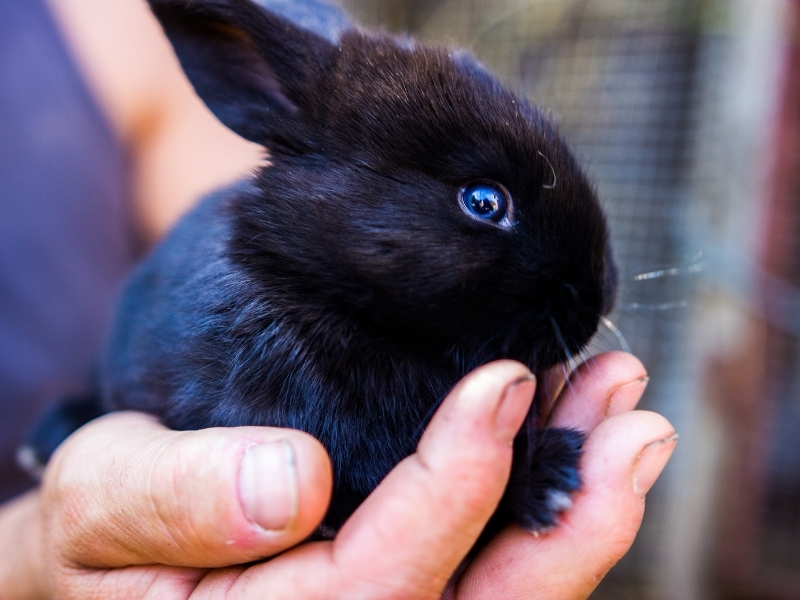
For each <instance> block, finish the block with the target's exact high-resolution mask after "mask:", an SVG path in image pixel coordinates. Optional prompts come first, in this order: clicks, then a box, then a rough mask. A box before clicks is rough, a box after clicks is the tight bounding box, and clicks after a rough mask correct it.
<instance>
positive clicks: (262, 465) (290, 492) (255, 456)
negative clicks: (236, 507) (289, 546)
mask: <svg viewBox="0 0 800 600" xmlns="http://www.w3.org/2000/svg"><path fill="white" fill-rule="evenodd" d="M296 469H297V467H296V463H295V455H294V449H293V448H292V445H291V444H290V443H289V442H288V441H286V440H279V441H277V442H269V443H266V444H259V445H256V446H252V447H250V448H248V449H247V451H246V452H245V454H244V458H243V459H242V463H241V466H240V467H239V499H240V501H241V503H242V508H243V509H244V513H245V515H246V516H247V518H248V519H250V521H252V522H253V523H255V524H257V525H259V526H260V527H263V528H264V529H266V530H270V531H280V530H283V529H286V528H287V527H288V526H289V525H290V524H291V522H292V519H293V518H294V517H295V515H296V514H297V472H296Z"/></svg>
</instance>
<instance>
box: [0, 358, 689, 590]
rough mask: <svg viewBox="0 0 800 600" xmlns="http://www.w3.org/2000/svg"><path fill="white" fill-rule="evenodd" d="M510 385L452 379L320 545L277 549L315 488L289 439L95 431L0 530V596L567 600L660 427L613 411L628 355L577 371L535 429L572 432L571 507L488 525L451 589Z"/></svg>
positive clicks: (519, 373)
mask: <svg viewBox="0 0 800 600" xmlns="http://www.w3.org/2000/svg"><path fill="white" fill-rule="evenodd" d="M528 375H529V374H528V372H527V370H526V369H525V367H523V366H522V365H519V364H518V363H513V362H509V361H501V362H497V363H493V364H490V365H487V366H485V367H482V368H481V369H478V370H477V371H475V372H473V373H472V374H470V375H469V376H468V377H466V378H465V379H464V380H463V381H462V382H461V383H459V385H458V386H457V387H456V388H455V389H454V390H453V392H451V394H450V395H449V396H448V398H447V399H446V400H445V402H444V403H443V404H442V406H441V408H440V409H439V411H438V412H437V414H436V415H435V416H434V418H433V420H432V421H431V424H430V425H429V427H428V429H427V430H426V432H425V434H424V435H423V438H422V440H421V441H420V444H419V447H418V450H417V452H416V453H415V454H413V455H412V456H410V457H408V458H407V459H406V460H404V461H403V462H401V463H400V464H399V465H398V466H397V467H396V468H395V469H394V470H393V471H392V472H391V473H390V474H389V475H388V476H387V477H386V479H385V480H384V481H383V482H382V483H381V485H380V486H379V487H378V488H377V489H376V490H375V491H374V492H373V494H372V495H371V496H370V497H369V498H368V499H367V500H366V502H365V503H364V504H363V505H362V506H361V507H360V508H359V509H358V510H357V511H356V513H355V514H354V515H353V516H352V518H351V519H350V520H349V521H348V522H347V523H346V524H345V526H344V527H343V529H342V530H341V531H340V532H339V535H338V536H337V537H336V539H335V540H333V541H332V542H315V543H305V544H300V545H297V544H298V543H299V542H300V541H302V540H303V539H304V538H305V537H306V536H307V535H308V534H309V533H310V532H311V531H312V530H313V529H314V528H315V526H316V525H317V523H318V522H319V520H320V519H321V518H322V516H323V514H324V512H325V509H326V507H327V503H328V499H329V496H330V489H331V472H330V463H329V461H328V458H327V455H326V454H325V452H324V450H323V448H322V447H321V446H320V445H319V443H318V442H316V441H315V440H313V439H312V438H310V437H309V436H307V435H305V434H303V433H300V432H296V431H288V430H280V429H272V428H256V427H243V428H232V429H209V430H204V431H197V432H174V431H169V430H167V429H165V428H163V427H162V426H160V425H158V424H157V423H156V422H155V421H154V420H153V419H151V418H149V417H146V416H143V415H139V414H133V413H121V414H115V415H109V416H107V417H104V418H102V419H99V420H97V421H95V422H94V423H92V424H90V425H88V426H87V427H85V428H83V429H81V430H80V431H79V432H77V433H76V434H75V435H73V436H72V437H71V438H70V439H69V440H68V441H67V442H66V443H65V444H64V445H63V446H62V448H61V449H59V451H58V452H57V453H56V455H55V457H54V459H53V461H51V464H50V465H49V466H48V469H47V472H46V476H45V479H44V481H43V484H42V487H41V489H40V490H39V491H38V492H36V493H34V494H31V495H29V496H27V497H25V498H23V499H21V500H18V501H17V502H15V503H13V504H12V505H10V506H8V507H6V508H5V509H4V510H3V512H2V515H0V545H2V546H5V547H7V548H10V547H11V546H10V545H9V544H11V542H10V541H9V540H18V543H17V544H16V545H15V546H14V550H15V552H14V553H13V556H9V555H8V554H6V556H7V557H8V558H6V559H0V584H2V587H3V589H4V594H5V595H2V597H3V598H6V597H8V598H10V599H13V598H50V597H58V598H82V599H86V598H89V599H90V598H103V599H107V598H131V599H133V598H137V599H138V598H158V599H160V600H161V599H163V600H172V599H186V598H190V597H191V598H209V599H212V598H242V599H249V598H264V597H269V598H277V599H280V598H287V599H288V598H291V599H301V600H303V599H317V598H319V599H322V598H331V599H334V598H346V599H348V600H351V599H358V598H369V599H388V598H398V599H401V598H402V599H405V600H415V599H418V598H419V599H422V598H431V599H437V598H440V597H442V595H444V596H445V597H446V598H485V599H504V598H559V599H577V598H586V597H587V596H588V595H589V593H590V592H591V590H592V589H594V587H595V586H596V584H597V583H598V582H599V580H600V579H601V578H602V577H603V575H604V574H605V573H606V572H607V570H608V569H609V568H610V567H611V566H612V565H613V564H614V563H615V562H616V561H617V560H618V559H619V558H620V557H621V556H622V555H623V554H624V553H625V552H626V551H627V549H628V548H629V546H630V544H631V543H632V541H633V538H634V536H635V534H636V531H637V530H638V527H639V524H640V522H641V518H642V515H643V510H644V495H645V493H646V492H647V490H648V489H649V488H650V486H651V485H652V483H653V482H654V481H655V479H656V478H657V476H658V474H659V473H660V472H661V469H662V468H663V466H664V465H665V464H666V461H667V460H668V458H669V456H670V454H671V452H672V450H673V448H674V444H675V436H674V431H673V429H672V427H671V426H670V425H669V423H668V422H667V421H666V420H664V419H663V418H662V417H660V416H658V415H655V414H652V413H646V412H629V411H630V410H631V409H632V408H633V407H634V405H635V404H636V402H637V401H638V399H639V397H640V396H641V393H642V392H643V390H644V387H645V385H646V375H645V372H644V369H643V367H642V366H641V364H640V363H639V362H638V361H637V360H636V359H635V358H633V357H631V356H630V355H626V354H623V353H609V354H606V355H602V356H600V357H597V358H596V359H594V360H593V361H592V362H591V363H589V364H587V365H584V366H583V367H582V368H580V369H579V370H578V371H577V372H576V373H575V374H574V375H573V376H572V378H571V379H570V381H569V382H567V384H566V385H564V386H563V391H562V392H561V393H560V395H559V396H558V402H557V407H556V410H555V411H554V412H553V414H552V416H551V417H550V422H551V424H553V425H558V426H572V427H578V428H582V429H584V430H586V431H591V433H590V435H589V438H588V440H587V443H586V446H585V455H584V458H583V463H582V473H583V477H584V484H583V488H582V490H581V491H580V492H579V493H578V494H577V495H576V496H575V498H574V506H573V507H572V509H571V510H570V511H568V512H567V513H565V514H564V515H563V518H562V520H561V523H560V524H559V526H558V527H557V528H555V529H554V530H552V531H550V532H548V533H545V534H542V535H539V536H538V537H535V536H533V535H531V534H529V533H527V532H524V531H522V530H520V529H518V528H516V527H513V526H511V527H508V528H507V529H506V530H504V531H503V532H502V533H501V534H500V535H499V536H498V537H497V538H495V539H494V540H493V541H492V542H491V543H490V544H489V545H488V546H487V547H486V548H485V549H483V550H482V551H481V552H480V553H479V554H478V555H477V556H475V557H474V558H473V559H472V561H471V562H470V563H469V564H468V565H467V566H466V567H465V568H463V569H459V573H460V575H459V576H458V577H457V578H456V577H453V576H452V574H453V573H454V572H455V571H456V569H457V567H458V566H459V564H460V563H461V562H462V561H463V559H464V557H465V556H466V555H467V553H468V551H469V550H470V548H471V546H472V544H473V543H474V541H475V539H476V538H477V537H478V535H479V534H480V532H481V530H482V528H483V526H484V524H485V523H486V521H487V520H488V518H489V517H490V515H491V514H492V512H493V511H494V509H495V507H496V505H497V503H498V501H499V499H500V497H501V496H502V493H503V489H504V487H505V483H506V479H507V477H508V472H509V467H510V463H511V440H512V438H513V436H514V433H515V432H516V430H517V429H518V428H519V426H520V425H521V423H522V422H523V420H524V418H525V415H526V413H527V411H528V409H529V406H530V403H531V397H532V395H533V392H534V387H535V382H533V381H532V380H531V379H530V378H529V377H528ZM267 557H273V558H272V559H271V560H268V561H266V562H256V561H258V560H260V559H264V558H267ZM254 562H255V564H252V563H254ZM245 563H250V564H248V565H246V566H232V565H242V564H245Z"/></svg>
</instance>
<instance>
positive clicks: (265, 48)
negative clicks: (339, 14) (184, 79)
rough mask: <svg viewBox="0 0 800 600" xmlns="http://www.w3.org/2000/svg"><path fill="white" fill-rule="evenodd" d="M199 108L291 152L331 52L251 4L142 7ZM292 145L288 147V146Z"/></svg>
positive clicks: (161, 2) (221, 1) (182, 2)
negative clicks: (192, 90) (171, 52)
mask: <svg viewBox="0 0 800 600" xmlns="http://www.w3.org/2000/svg"><path fill="white" fill-rule="evenodd" d="M149 3H150V7H151V9H152V10H153V13H154V14H155V15H156V17H157V18H158V20H159V21H160V22H161V26H162V27H163V29H164V32H165V33H166V34H167V37H168V38H169V40H170V42H171V43H172V46H173V48H174V49H175V53H176V54H177V56H178V59H179V60H180V62H181V66H182V67H183V70H184V71H185V72H186V74H187V76H188V77H189V80H190V81H191V82H192V85H193V86H194V88H195V91H196V92H197V94H198V95H199V96H200V98H202V99H203V101H204V102H205V103H206V105H207V106H208V107H209V108H210V109H211V111H212V112H213V113H214V114H215V115H216V116H217V118H218V119H219V120H220V121H222V122H223V123H224V124H225V125H226V126H228V127H229V128H230V129H232V130H233V131H235V132H236V133H238V134H239V135H241V136H242V137H244V138H246V139H248V140H251V141H253V142H257V143H259V144H262V145H265V146H268V145H271V144H272V143H275V142H276V140H277V141H278V142H279V143H283V144H288V145H290V146H291V145H295V143H302V142H300V139H301V138H300V137H297V136H298V135H302V134H301V133H300V132H299V131H296V129H297V127H298V125H299V123H298V122H297V121H298V117H299V113H300V112H301V111H302V110H303V108H304V105H305V103H306V100H307V98H309V96H310V95H312V94H313V91H312V90H313V86H314V82H315V81H316V80H317V78H318V76H319V75H320V74H321V73H323V72H324V68H325V64H326V63H327V62H328V60H330V57H331V54H332V50H333V48H334V46H333V45H332V44H331V43H330V42H329V41H328V40H326V39H324V38H323V37H321V36H319V35H316V34H315V33H313V32H311V31H309V30H307V29H302V28H299V27H297V26H296V25H294V24H292V23H291V22H290V21H288V20H285V19H283V18H282V17H280V16H278V15H276V14H275V13H272V12H269V11H268V10H265V9H264V8H262V7H261V6H259V5H258V4H257V3H255V2H253V1H251V0H149ZM295 137H297V141H296V142H293V140H292V138H295Z"/></svg>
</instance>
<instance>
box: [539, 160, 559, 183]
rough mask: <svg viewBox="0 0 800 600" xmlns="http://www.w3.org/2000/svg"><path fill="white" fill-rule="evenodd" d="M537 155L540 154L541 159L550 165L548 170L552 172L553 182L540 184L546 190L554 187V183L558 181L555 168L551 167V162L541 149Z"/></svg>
mask: <svg viewBox="0 0 800 600" xmlns="http://www.w3.org/2000/svg"><path fill="white" fill-rule="evenodd" d="M539 156H541V157H542V158H543V159H545V160H546V161H547V165H548V166H549V167H550V171H552V172H553V183H551V184H550V185H542V187H543V188H544V189H546V190H552V189H555V187H556V183H558V178H557V177H556V170H555V169H554V168H553V163H551V162H550V159H549V158H547V157H546V156H545V155H544V154H542V153H541V151H540V152H539Z"/></svg>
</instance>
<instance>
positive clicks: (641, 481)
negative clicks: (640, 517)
mask: <svg viewBox="0 0 800 600" xmlns="http://www.w3.org/2000/svg"><path fill="white" fill-rule="evenodd" d="M677 443H678V434H677V433H673V434H672V435H670V436H668V437H665V438H662V439H660V440H656V441H655V442H650V443H649V444H647V445H646V446H645V447H644V448H643V449H642V451H641V453H640V454H639V456H638V458H637V459H636V464H635V465H634V470H633V491H634V492H635V493H636V495H637V496H639V497H640V498H641V499H642V500H644V497H645V494H647V492H649V491H650V488H651V487H653V484H654V483H655V482H656V479H658V476H659V475H661V471H663V470H664V467H665V466H666V465H667V462H668V461H669V458H670V456H672V451H673V450H675V445H676V444H677Z"/></svg>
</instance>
